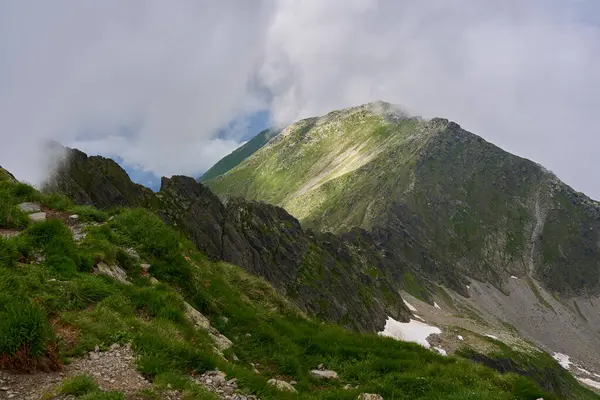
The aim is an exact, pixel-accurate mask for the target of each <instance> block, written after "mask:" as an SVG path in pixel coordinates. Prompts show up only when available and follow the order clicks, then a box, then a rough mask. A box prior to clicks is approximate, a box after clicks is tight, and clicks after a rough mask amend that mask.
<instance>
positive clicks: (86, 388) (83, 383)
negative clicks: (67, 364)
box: [58, 374, 100, 397]
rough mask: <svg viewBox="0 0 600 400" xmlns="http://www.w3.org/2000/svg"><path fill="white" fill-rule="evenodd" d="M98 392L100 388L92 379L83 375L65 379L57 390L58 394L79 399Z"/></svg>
mask: <svg viewBox="0 0 600 400" xmlns="http://www.w3.org/2000/svg"><path fill="white" fill-rule="evenodd" d="M98 390H100V387H99V386H98V384H97V383H96V381H95V380H94V378H92V377H91V376H89V375H85V374H84V375H76V376H74V377H72V378H69V379H66V380H65V381H64V382H63V383H62V385H61V386H60V388H59V389H58V393H60V394H70V395H73V396H78V397H79V396H83V395H85V394H88V393H90V392H95V391H98Z"/></svg>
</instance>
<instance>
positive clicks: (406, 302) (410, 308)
mask: <svg viewBox="0 0 600 400" xmlns="http://www.w3.org/2000/svg"><path fill="white" fill-rule="evenodd" d="M402 300H404V299H402ZM404 304H406V307H408V309H409V310H410V311H412V312H415V311H417V309H416V308H415V307H414V306H413V305H412V304H410V303H409V302H408V301H406V300H404Z"/></svg>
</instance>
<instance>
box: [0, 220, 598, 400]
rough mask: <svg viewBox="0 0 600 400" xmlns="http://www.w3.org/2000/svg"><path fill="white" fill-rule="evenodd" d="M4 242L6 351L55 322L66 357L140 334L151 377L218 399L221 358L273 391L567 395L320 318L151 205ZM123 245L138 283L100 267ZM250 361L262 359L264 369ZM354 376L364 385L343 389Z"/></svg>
mask: <svg viewBox="0 0 600 400" xmlns="http://www.w3.org/2000/svg"><path fill="white" fill-rule="evenodd" d="M0 246H2V247H0V249H4V250H1V251H2V252H3V253H4V254H8V256H7V257H4V258H2V259H3V260H4V261H2V264H1V265H0V300H1V301H0V305H2V306H1V307H2V308H1V309H0V349H1V351H0V353H2V355H8V356H11V355H14V354H15V352H16V351H17V350H18V349H19V348H23V347H24V346H26V347H27V348H28V349H30V350H31V352H30V353H28V354H29V357H32V358H34V357H36V356H37V355H39V354H41V353H42V352H44V351H46V350H47V346H48V344H49V343H50V342H53V341H54V337H53V335H52V331H51V330H50V329H49V327H50V324H49V320H52V321H53V324H54V326H66V327H70V328H71V329H72V330H74V331H75V332H77V339H76V342H75V343H67V342H64V341H59V350H60V352H61V356H62V357H63V358H66V357H73V356H81V355H84V354H86V352H88V351H91V350H92V349H93V348H94V347H95V346H96V345H98V346H100V347H101V348H102V349H106V348H108V347H109V346H110V345H111V344H113V343H120V344H126V343H131V345H132V347H133V349H134V351H135V353H136V356H137V358H136V367H137V369H138V370H139V371H140V372H141V373H142V374H143V375H144V376H146V377H147V378H148V379H150V380H152V381H153V382H154V384H155V386H157V388H158V389H160V388H161V387H163V386H166V385H168V384H171V385H172V387H178V388H181V390H183V391H184V392H185V393H186V395H187V396H189V398H196V399H207V400H208V399H214V398H215V396H214V395H212V394H210V393H207V392H206V391H204V390H202V389H201V388H200V387H198V386H197V385H195V384H193V383H191V381H189V379H187V377H188V376H189V374H190V373H192V374H200V373H202V372H204V371H206V370H210V369H214V368H219V369H220V370H222V371H224V372H225V373H227V374H228V378H229V377H235V378H236V379H237V380H238V385H239V387H241V388H243V389H244V390H245V391H248V392H251V393H253V394H255V395H257V396H260V398H262V399H265V400H268V399H288V398H289V399H348V400H349V399H355V398H356V397H357V396H358V394H359V393H361V392H371V393H379V394H381V395H382V396H383V397H384V398H386V399H421V400H428V399H431V400H434V399H435V400H439V399H442V398H443V399H455V400H458V399H461V400H462V399H471V400H483V399H485V400H488V399H491V400H495V399H497V400H509V399H510V400H512V399H536V398H538V397H543V398H544V399H546V400H550V399H557V398H559V397H557V396H555V395H553V394H551V393H547V392H546V391H544V390H542V389H540V387H539V386H538V385H536V384H535V383H534V382H533V381H532V380H531V379H529V378H526V377H523V376H520V375H517V374H513V373H507V374H503V375H501V374H498V373H497V372H495V371H493V370H492V369H490V368H487V367H484V366H481V365H477V364H474V363H471V362H468V361H465V360H462V359H459V358H455V357H442V356H440V355H437V354H434V353H433V352H431V351H429V350H427V349H424V348H422V347H420V346H418V345H416V344H411V343H405V342H400V341H396V340H393V339H389V338H383V337H379V336H377V335H363V334H358V333H354V332H350V331H347V330H345V329H343V328H341V327H338V326H334V325H331V324H325V323H322V322H321V321H319V320H318V319H313V318H309V317H307V316H305V315H303V314H302V313H301V312H300V311H299V310H297V309H296V308H295V307H294V306H292V305H291V304H290V302H289V301H288V300H286V299H284V298H283V297H281V296H280V295H278V294H277V293H276V292H275V290H274V289H273V287H272V286H270V285H269V284H268V283H266V282H265V281H264V280H262V279H259V278H257V277H254V276H251V275H249V274H247V273H245V272H244V271H243V270H241V269H240V268H238V267H235V266H232V265H229V264H225V263H218V262H212V261H209V260H207V259H206V257H205V256H204V255H203V254H201V253H200V252H198V251H197V250H196V249H195V248H194V246H193V245H192V244H191V243H190V242H189V241H188V240H186V239H185V238H183V237H181V235H180V234H179V233H177V232H176V231H175V230H173V229H172V228H170V227H167V226H166V225H165V224H164V223H163V222H162V221H161V220H160V219H159V218H158V217H157V216H155V215H154V214H152V213H150V212H149V211H145V210H139V209H134V210H128V209H124V210H121V211H120V212H118V213H116V214H115V216H114V218H113V219H112V220H111V221H107V222H106V224H105V225H104V226H102V227H94V228H91V229H89V231H88V237H86V240H84V241H82V242H81V243H75V242H74V241H73V239H72V237H71V236H70V233H69V231H68V229H67V228H66V227H65V226H64V225H62V223H61V222H60V221H58V220H55V221H46V222H44V223H39V224H34V225H32V226H31V227H29V228H27V229H26V230H25V232H23V233H22V234H21V235H20V236H18V237H15V238H11V239H6V240H3V241H0ZM130 247H132V248H134V249H135V250H136V251H137V252H138V253H139V254H140V256H141V258H142V259H143V260H144V261H148V262H149V263H150V264H151V268H150V273H151V274H152V275H153V276H155V277H156V278H158V279H159V280H160V284H157V285H152V284H151V283H150V281H149V279H148V278H147V277H141V276H139V269H138V268H137V267H136V265H137V264H136V263H137V261H135V260H133V259H132V258H131V257H130V256H127V255H124V254H121V253H120V252H124V250H123V249H125V248H130ZM115 248H116V249H117V250H116V254H115V256H114V261H115V262H118V263H121V262H123V263H124V264H127V263H129V264H130V266H129V267H127V269H128V271H130V279H131V280H132V282H133V283H134V284H132V285H124V284H121V283H119V282H117V281H114V280H112V279H109V278H106V277H102V276H97V275H94V274H91V273H90V272H89V271H90V268H89V264H88V262H89V260H90V259H92V260H93V258H94V254H96V253H97V252H103V254H105V256H106V254H108V253H112V252H113V249H115ZM2 252H0V254H3V253H2ZM37 253H41V254H44V255H45V256H46V259H45V260H43V261H42V262H41V263H40V264H36V263H34V262H33V259H34V255H35V254H37ZM119 254H120V255H119ZM17 260H20V261H24V262H23V263H18V262H16V261H17ZM92 262H93V261H92ZM136 274H137V275H136ZM184 301H187V302H189V303H190V304H191V305H192V306H194V307H195V308H196V309H198V310H200V311H201V312H202V313H204V314H205V315H206V316H207V317H209V319H210V320H211V322H212V324H213V325H214V326H215V327H216V328H217V329H219V331H220V332H221V333H223V334H224V335H226V336H227V337H228V338H230V339H231V340H232V341H233V343H234V346H233V347H232V348H231V349H229V350H227V351H226V352H225V355H226V357H229V358H230V359H231V358H232V356H233V353H235V355H236V356H237V358H238V359H239V361H237V362H226V361H225V360H223V359H222V358H220V356H218V355H217V354H215V352H214V351H213V343H212V340H211V338H210V337H209V335H208V334H207V333H206V332H204V331H202V330H197V329H195V327H194V326H193V325H192V324H191V322H189V321H188V320H187V319H186V318H185V316H184V315H185V314H184ZM250 363H258V364H260V366H259V367H258V368H259V370H260V372H261V373H260V375H257V374H255V373H253V371H252V367H251V366H250ZM320 363H324V364H325V365H327V367H329V368H331V369H333V370H335V371H337V372H338V373H339V375H340V378H341V379H340V380H339V381H329V382H322V381H315V380H314V379H312V378H311V377H310V376H309V371H310V370H311V369H313V368H315V367H316V366H317V365H319V364H320ZM558 368H560V367H558ZM271 377H277V378H282V379H286V380H292V379H294V380H296V381H297V382H298V384H297V385H296V387H297V389H298V391H299V393H298V394H288V393H281V392H277V391H276V390H275V389H273V388H272V387H269V386H268V385H267V380H268V379H269V378H271ZM346 383H349V384H351V385H359V386H360V387H359V389H357V390H344V389H343V386H344V385H345V384H346ZM65 386H66V388H65ZM61 390H66V391H68V392H69V393H72V392H73V391H76V392H77V393H78V394H77V396H83V397H80V398H86V399H120V398H123V397H122V394H121V393H116V392H99V391H98V390H96V389H95V388H94V386H93V385H92V383H91V382H90V381H89V379H88V378H85V377H76V378H73V379H72V380H71V381H69V382H67V383H66V384H65V385H63V388H62V389H61ZM84 391H85V393H83V392H84ZM65 393H66V392H65ZM587 398H592V397H587Z"/></svg>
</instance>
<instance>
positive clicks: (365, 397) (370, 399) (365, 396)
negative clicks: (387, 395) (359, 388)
mask: <svg viewBox="0 0 600 400" xmlns="http://www.w3.org/2000/svg"><path fill="white" fill-rule="evenodd" d="M356 399H357V400H383V397H381V396H380V395H378V394H373V393H361V394H360V395H358V397H357V398H356Z"/></svg>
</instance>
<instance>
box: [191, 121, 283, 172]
mask: <svg viewBox="0 0 600 400" xmlns="http://www.w3.org/2000/svg"><path fill="white" fill-rule="evenodd" d="M277 133H278V131H276V130H272V129H265V130H264V131H262V132H260V133H259V134H258V135H256V136H254V137H253V138H252V139H250V140H249V141H248V142H247V143H245V144H244V145H243V146H240V147H239V148H237V149H235V150H234V151H233V152H232V153H231V154H229V155H227V156H225V157H223V158H222V159H221V160H219V161H218V162H217V163H216V164H215V165H213V166H212V167H211V168H210V169H209V170H208V171H206V172H205V173H204V174H203V175H202V176H201V177H200V178H198V180H199V181H200V182H203V181H206V180H209V179H213V178H216V177H217V176H219V175H222V174H224V173H226V172H227V171H229V170H230V169H232V168H234V167H236V166H237V165H238V164H240V163H241V162H242V161H244V160H245V159H246V158H248V157H250V156H251V155H252V154H254V153H255V152H256V151H257V150H258V149H260V148H261V147H263V146H264V145H265V144H267V142H268V141H269V140H270V139H271V138H272V137H273V136H275V135H276V134H277Z"/></svg>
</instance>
